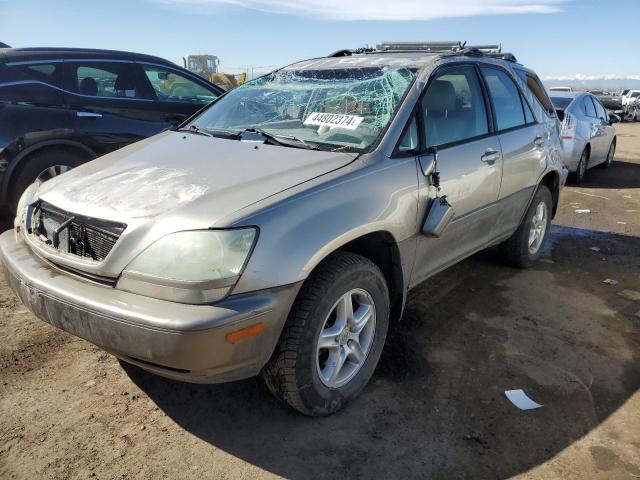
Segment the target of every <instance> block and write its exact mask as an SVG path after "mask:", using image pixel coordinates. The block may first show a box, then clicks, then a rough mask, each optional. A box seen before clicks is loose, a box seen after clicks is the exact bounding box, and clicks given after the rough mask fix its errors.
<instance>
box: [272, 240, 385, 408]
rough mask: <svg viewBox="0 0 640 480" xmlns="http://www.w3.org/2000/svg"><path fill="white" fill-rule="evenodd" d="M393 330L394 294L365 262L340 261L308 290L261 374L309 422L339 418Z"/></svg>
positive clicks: (329, 264)
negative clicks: (315, 418)
mask: <svg viewBox="0 0 640 480" xmlns="http://www.w3.org/2000/svg"><path fill="white" fill-rule="evenodd" d="M344 299H348V300H344ZM347 302H348V303H347ZM347 305H351V309H349V308H348V307H347ZM363 305H364V306H363ZM349 311H351V312H352V313H351V317H349V314H348V313H345V312H349ZM349 318H351V320H350V321H349ZM350 325H351V326H350ZM388 325H389V293H388V289H387V284H386V281H385V278H384V276H383V274H382V272H381V271H380V269H379V268H378V267H377V266H376V265H375V264H374V263H373V262H371V261H370V260H368V259H366V258H364V257H362V256H360V255H356V254H353V253H348V252H337V253H335V254H334V255H332V256H331V257H329V258H328V259H327V260H325V261H324V263H322V264H321V265H320V266H319V267H318V268H317V269H316V270H315V271H314V272H313V273H312V275H311V276H310V277H309V278H308V279H307V280H306V281H305V283H304V285H303V286H302V288H301V290H300V292H299V294H298V297H297V298H296V300H295V302H294V304H293V306H292V308H291V312H290V313H289V317H288V319H287V322H286V323H285V326H284V328H283V330H282V335H281V337H280V341H279V343H278V345H277V347H276V349H275V351H274V353H273V355H272V357H271V359H270V360H269V362H268V363H267V365H266V366H265V368H264V369H263V371H262V374H263V378H264V380H265V382H266V384H267V387H268V388H269V390H270V391H271V392H272V393H273V394H274V395H275V396H276V397H277V398H278V399H280V400H282V401H284V402H286V403H287V404H289V406H291V407H293V408H294V409H296V410H298V411H299V412H301V413H303V414H305V415H310V416H323V415H329V414H331V413H334V412H336V411H338V410H340V409H341V408H343V407H344V406H345V404H346V403H347V402H349V401H351V400H353V399H354V398H355V397H357V396H358V395H359V394H360V392H361V391H362V390H363V389H364V387H365V386H366V384H367V383H368V382H369V379H370V378H371V375H372V374H373V371H374V370H375V368H376V365H377V364H378V360H379V359H380V354H381V353H382V347H383V346H384V341H385V338H386V335H387V329H388ZM358 329H359V330H358ZM365 329H366V330H365ZM345 332H346V333H345ZM365 333H366V336H365ZM356 337H357V338H356ZM365 339H366V342H365ZM356 343H357V345H356ZM356 347H357V348H356ZM358 349H359V350H358ZM344 352H347V353H344ZM334 372H335V373H334Z"/></svg>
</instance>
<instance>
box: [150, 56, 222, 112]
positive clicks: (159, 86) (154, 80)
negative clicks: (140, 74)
mask: <svg viewBox="0 0 640 480" xmlns="http://www.w3.org/2000/svg"><path fill="white" fill-rule="evenodd" d="M142 68H143V69H144V73H145V75H146V76H147V79H148V80H149V82H150V83H151V86H152V87H153V89H154V91H155V93H156V97H157V98H158V100H160V101H161V102H181V103H199V104H202V105H205V104H207V103H209V102H212V101H213V100H214V99H215V98H216V97H217V96H218V95H217V94H216V93H215V92H213V91H212V90H208V89H206V88H204V87H203V86H202V85H200V84H199V83H196V82H195V81H194V80H192V79H190V78H187V77H186V76H184V75H180V74H178V73H176V72H174V71H173V70H169V69H166V68H162V67H156V66H151V65H143V66H142Z"/></svg>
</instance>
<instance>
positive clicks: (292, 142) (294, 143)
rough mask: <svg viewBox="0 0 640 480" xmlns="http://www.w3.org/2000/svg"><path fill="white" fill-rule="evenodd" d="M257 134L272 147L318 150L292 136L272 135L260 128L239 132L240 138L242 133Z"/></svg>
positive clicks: (318, 148) (314, 146) (316, 147)
mask: <svg viewBox="0 0 640 480" xmlns="http://www.w3.org/2000/svg"><path fill="white" fill-rule="evenodd" d="M245 132H246V133H257V134H258V135H262V136H263V137H264V138H266V139H267V140H268V141H269V142H271V143H272V144H273V145H280V146H283V147H294V148H306V149H307V150H320V147H318V145H313V144H310V143H307V142H305V141H304V140H302V139H300V138H298V137H295V136H293V135H274V134H273V133H269V132H266V131H264V130H262V129H261V128H255V127H251V128H245V129H244V130H243V131H242V132H239V134H240V136H242V134H243V133H245Z"/></svg>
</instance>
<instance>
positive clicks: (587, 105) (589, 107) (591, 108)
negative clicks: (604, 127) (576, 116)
mask: <svg viewBox="0 0 640 480" xmlns="http://www.w3.org/2000/svg"><path fill="white" fill-rule="evenodd" d="M582 109H583V111H584V114H585V115H586V116H587V117H592V118H598V115H597V114H596V107H595V105H594V104H593V100H591V97H589V96H587V97H584V100H583V101H582Z"/></svg>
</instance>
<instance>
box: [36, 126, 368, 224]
mask: <svg viewBox="0 0 640 480" xmlns="http://www.w3.org/2000/svg"><path fill="white" fill-rule="evenodd" d="M356 156H357V155H356V154H351V153H340V152H338V153H331V152H322V151H310V150H304V149H297V148H287V147H279V146H274V145H265V144H262V143H253V142H243V141H237V140H228V139H221V138H210V137H204V136H199V135H193V134H189V133H181V132H164V133H161V134H159V135H156V136H155V137H152V138H149V139H146V140H143V141H141V142H138V143H135V144H133V145H130V146H128V147H126V148H123V149H121V150H118V151H116V152H114V153H111V154H108V155H106V156H104V157H101V158H99V159H97V160H94V161H92V162H90V163H88V164H86V165H83V166H81V167H78V168H76V169H74V170H71V171H70V172H68V173H66V174H64V175H61V176H59V177H57V178H55V179H53V180H51V181H49V182H47V183H45V184H43V185H42V187H41V188H40V192H39V197H40V198H41V199H42V200H44V201H47V202H49V203H51V204H53V205H55V206H57V207H59V208H62V209H64V210H67V211H69V212H72V213H76V214H80V215H86V216H90V217H97V218H102V219H105V220H114V221H120V222H123V223H132V222H133V223H141V222H144V221H145V220H149V219H152V218H155V217H158V216H162V215H169V214H171V215H172V216H175V215H180V214H182V213H183V214H185V215H187V216H190V217H193V216H199V220H200V221H205V222H208V223H209V224H211V225H213V224H214V223H215V221H216V220H218V219H220V218H223V217H225V216H227V215H229V214H231V213H233V212H235V211H236V210H239V209H241V208H244V207H246V206H248V205H251V204H252V203H255V202H257V201H260V200H262V199H264V198H266V197H268V196H271V195H274V194H277V193H279V192H281V191H283V190H286V189H288V188H291V187H293V186H296V185H298V184H300V183H302V182H305V181H307V180H311V179H313V178H315V177H318V176H320V175H323V174H326V173H328V172H331V171H333V170H336V169H338V168H341V167H344V166H346V165H348V164H349V163H351V162H352V161H353V160H354V159H355V158H356Z"/></svg>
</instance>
